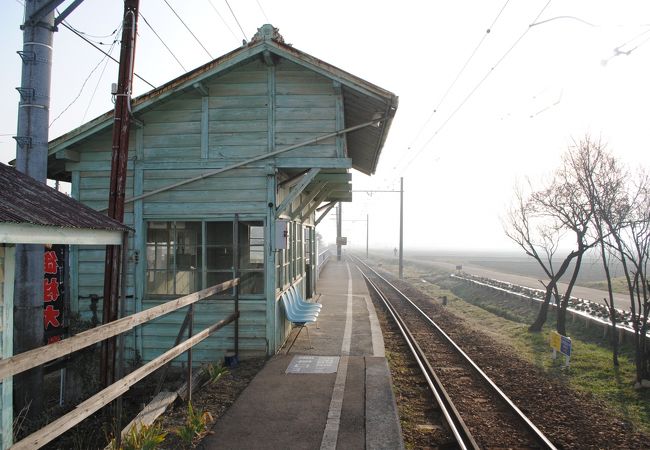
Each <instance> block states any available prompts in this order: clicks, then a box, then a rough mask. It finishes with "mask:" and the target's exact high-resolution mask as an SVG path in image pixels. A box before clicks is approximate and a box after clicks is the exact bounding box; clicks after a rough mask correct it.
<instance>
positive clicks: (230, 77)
mask: <svg viewBox="0 0 650 450" xmlns="http://www.w3.org/2000/svg"><path fill="white" fill-rule="evenodd" d="M214 80H215V81H213V82H207V83H205V84H206V86H214V85H217V84H240V83H265V82H266V68H265V67H262V68H260V69H259V70H254V69H253V68H247V67H242V68H241V69H239V70H233V71H232V72H230V73H227V74H225V75H223V76H220V77H218V78H215V79H214Z"/></svg>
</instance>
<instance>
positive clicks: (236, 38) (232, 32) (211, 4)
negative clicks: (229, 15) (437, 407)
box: [208, 0, 239, 42]
mask: <svg viewBox="0 0 650 450" xmlns="http://www.w3.org/2000/svg"><path fill="white" fill-rule="evenodd" d="M208 3H210V6H212V9H214V12H216V13H217V16H219V19H221V22H222V23H223V24H224V25H225V26H226V28H228V31H230V34H232V37H234V38H235V40H236V41H237V42H239V38H238V37H237V35H236V34H235V32H234V31H232V28H230V25H228V22H226V19H224V18H223V16H222V15H221V13H220V12H219V10H218V9H217V8H216V6H214V4H213V3H212V0H208Z"/></svg>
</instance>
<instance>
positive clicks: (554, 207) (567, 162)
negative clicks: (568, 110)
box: [532, 150, 598, 335]
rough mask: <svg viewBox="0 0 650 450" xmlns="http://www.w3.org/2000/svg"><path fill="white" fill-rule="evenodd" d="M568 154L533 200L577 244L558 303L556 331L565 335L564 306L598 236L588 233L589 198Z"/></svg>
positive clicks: (533, 195) (566, 305)
mask: <svg viewBox="0 0 650 450" xmlns="http://www.w3.org/2000/svg"><path fill="white" fill-rule="evenodd" d="M569 151H570V150H569ZM571 162H572V158H571V155H570V154H566V155H564V157H563V159H562V166H561V167H560V168H559V169H558V170H557V171H556V173H555V176H554V178H553V181H552V183H551V184H550V186H549V187H548V188H546V189H543V190H540V191H537V192H534V193H533V194H532V201H533V202H534V203H535V204H537V205H538V207H539V208H541V209H542V210H543V211H544V214H547V215H548V216H550V217H552V218H553V219H554V220H555V221H556V222H557V223H558V224H559V225H560V226H561V227H562V228H563V229H565V230H567V231H568V232H569V233H571V234H572V235H573V236H574V239H575V245H576V248H575V250H573V251H572V252H570V253H569V254H568V255H567V259H568V260H569V261H571V260H572V259H574V258H575V264H574V266H573V271H572V273H571V277H570V279H569V281H568V284H567V288H566V290H565V291H564V293H563V294H562V296H561V301H560V302H559V304H558V307H557V331H558V333H560V334H563V335H566V334H567V333H566V310H567V307H568V306H569V300H570V298H571V292H572V291H573V287H574V285H575V283H576V281H577V279H578V274H579V272H580V266H581V264H582V257H583V256H584V254H585V253H586V252H587V251H588V250H589V249H590V248H592V247H594V246H595V245H596V244H597V243H598V240H597V239H594V238H593V237H590V236H589V233H588V231H589V226H590V224H591V219H592V215H593V210H592V209H591V207H590V203H589V199H588V198H587V197H586V195H585V194H584V192H583V191H582V190H581V189H580V185H579V183H578V180H577V178H576V171H575V168H574V167H573V166H572V164H571ZM556 289H557V286H556Z"/></svg>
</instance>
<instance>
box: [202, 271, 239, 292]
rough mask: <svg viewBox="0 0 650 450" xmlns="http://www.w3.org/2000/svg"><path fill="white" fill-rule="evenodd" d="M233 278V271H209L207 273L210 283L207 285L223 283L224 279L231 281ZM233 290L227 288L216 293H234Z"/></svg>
mask: <svg viewBox="0 0 650 450" xmlns="http://www.w3.org/2000/svg"><path fill="white" fill-rule="evenodd" d="M229 280H232V273H231V272H208V274H207V281H208V285H207V286H206V287H211V286H214V285H215V284H221V283H223V282H224V281H229ZM232 294H233V290H232V289H226V290H225V291H223V292H220V293H218V294H216V295H232Z"/></svg>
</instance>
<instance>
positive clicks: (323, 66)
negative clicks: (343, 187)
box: [48, 25, 398, 179]
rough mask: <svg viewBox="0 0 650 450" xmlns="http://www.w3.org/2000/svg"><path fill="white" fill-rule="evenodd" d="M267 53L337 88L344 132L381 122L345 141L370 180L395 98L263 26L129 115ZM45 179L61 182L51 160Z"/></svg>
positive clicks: (95, 125) (102, 120)
mask: <svg viewBox="0 0 650 450" xmlns="http://www.w3.org/2000/svg"><path fill="white" fill-rule="evenodd" d="M267 51H268V52H270V53H272V54H274V55H276V56H278V57H280V58H286V59H289V60H291V61H293V62H296V63H298V64H301V65H303V66H304V67H307V68H309V69H311V70H314V71H315V72H317V73H320V74H321V75H323V76H326V77H329V78H331V79H333V80H336V81H338V82H340V83H341V86H342V92H343V97H344V104H345V126H346V127H351V126H354V125H358V124H360V123H364V122H368V121H370V120H373V119H374V118H376V117H384V118H385V119H384V120H383V121H382V122H381V124H380V126H379V127H366V128H363V129H361V130H358V131H355V132H354V133H351V134H350V135H348V137H347V139H348V154H349V156H350V158H351V159H352V166H353V167H354V168H355V169H357V170H359V171H361V172H363V173H365V174H372V173H374V172H375V171H376V169H377V163H378V161H379V155H380V154H381V150H382V147H383V145H384V142H385V140H386V137H387V134H388V130H389V129H390V125H391V122H392V119H393V116H394V114H395V111H396V110H397V105H398V98H397V96H396V95H395V94H393V93H392V92H389V91H387V90H385V89H383V88H381V87H379V86H377V85H375V84H372V83H369V82H368V81H365V80H363V79H362V78H359V77H357V76H355V75H353V74H351V73H349V72H346V71H344V70H341V69H339V68H338V67H336V66H333V65H331V64H329V63H326V62H325V61H322V60H320V59H318V58H315V57H313V56H311V55H309V54H307V53H305V52H302V51H300V50H298V49H296V48H294V47H293V46H292V45H289V44H285V42H284V39H283V38H282V36H280V34H279V33H278V30H277V29H276V28H273V27H272V26H270V25H264V26H263V27H261V28H260V29H258V33H257V34H256V36H255V37H254V38H253V39H252V40H251V42H249V43H248V44H247V45H243V46H242V47H239V48H237V49H235V50H233V51H231V52H229V53H227V54H225V55H223V56H221V57H219V58H217V59H215V60H213V61H210V62H209V63H207V64H204V65H203V66H201V67H198V68H196V69H194V70H192V71H190V72H188V73H186V74H184V75H181V76H180V77H178V78H175V79H174V80H171V81H169V82H168V83H165V84H164V85H162V86H160V87H158V88H156V89H153V90H151V91H149V92H147V93H145V94H143V95H141V96H139V97H137V98H135V99H133V101H132V108H133V111H134V113H137V112H139V111H142V110H145V109H146V108H149V107H150V106H152V104H153V103H155V102H157V101H158V100H161V99H163V98H166V97H167V96H169V95H170V94H171V93H172V92H175V91H182V90H184V89H186V88H191V86H192V85H193V84H194V83H196V82H197V81H200V80H203V79H205V78H207V77H210V76H213V75H216V74H218V73H221V72H222V71H227V70H230V69H232V68H233V67H235V66H237V65H238V64H243V63H244V62H247V61H250V59H252V58H255V57H260V55H261V54H263V53H264V52H267ZM112 117H113V113H112V111H108V112H107V113H105V114H103V115H101V116H99V117H97V118H95V119H93V120H91V121H90V122H88V123H86V124H84V125H82V126H81V127H79V128H77V129H75V130H72V131H70V132H69V133H67V134H65V135H63V136H61V137H59V138H57V139H55V140H53V141H51V142H50V149H54V150H55V151H56V149H60V148H62V146H65V145H66V144H65V143H66V142H74V141H75V140H78V139H82V138H83V136H85V135H86V134H87V133H90V134H92V133H94V132H96V131H98V130H99V129H101V128H104V127H106V126H108V125H110V124H111V123H112V121H111V119H112ZM48 171H49V172H48V173H49V176H50V177H52V178H57V179H66V174H64V173H63V172H64V163H62V161H61V160H57V159H56V158H55V157H54V155H51V156H50V158H49V167H48Z"/></svg>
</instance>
